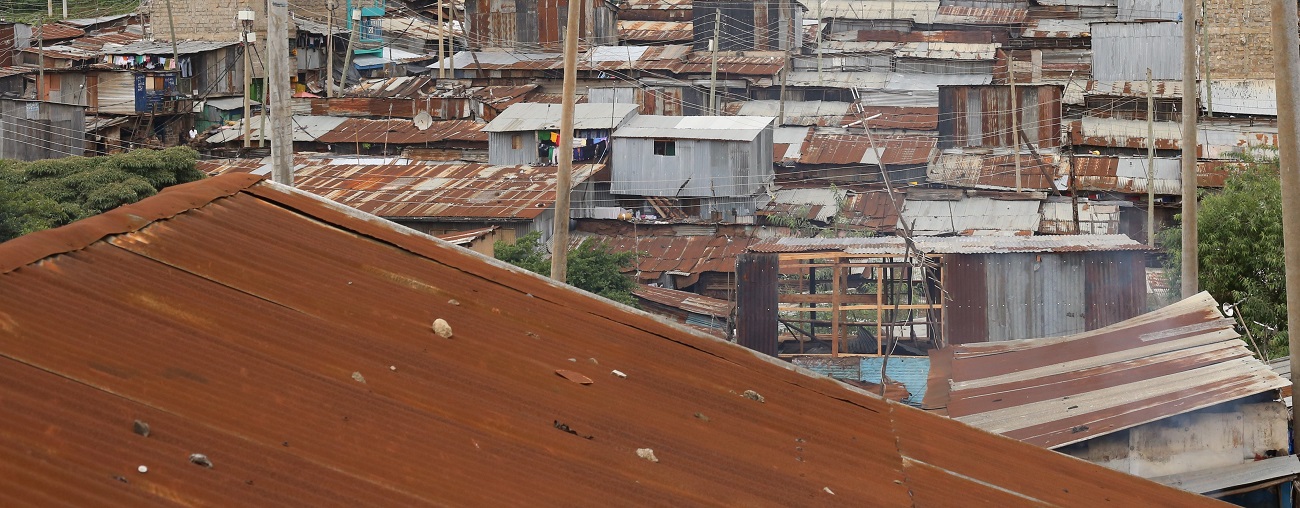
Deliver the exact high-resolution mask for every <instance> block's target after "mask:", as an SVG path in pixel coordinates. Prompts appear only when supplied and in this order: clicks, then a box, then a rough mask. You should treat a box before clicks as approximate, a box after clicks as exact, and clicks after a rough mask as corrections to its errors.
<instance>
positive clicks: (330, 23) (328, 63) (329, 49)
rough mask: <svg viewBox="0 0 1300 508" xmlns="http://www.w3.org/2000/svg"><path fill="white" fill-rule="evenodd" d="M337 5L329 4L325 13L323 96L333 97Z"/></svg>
mask: <svg viewBox="0 0 1300 508" xmlns="http://www.w3.org/2000/svg"><path fill="white" fill-rule="evenodd" d="M338 6H339V4H337V3H335V2H330V3H329V6H328V9H329V12H326V13H325V96H326V97H334V9H336V8H338Z"/></svg>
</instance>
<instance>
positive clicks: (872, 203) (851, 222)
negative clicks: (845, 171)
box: [840, 190, 903, 234]
mask: <svg viewBox="0 0 1300 508" xmlns="http://www.w3.org/2000/svg"><path fill="white" fill-rule="evenodd" d="M895 199H897V200H898V201H899V202H898V205H899V206H902V204H903V196H902V195H897V196H896V197H895ZM840 216H841V217H842V218H843V220H844V223H843V224H844V225H848V226H853V227H858V228H862V229H866V230H869V231H874V232H876V233H884V234H888V233H893V232H894V227H895V226H896V225H897V224H898V211H897V210H896V209H895V208H894V203H893V202H891V201H890V200H889V194H888V193H887V192H885V191H883V190H874V191H867V192H852V193H849V195H848V201H847V202H846V203H845V204H844V208H842V209H841V210H840Z"/></svg>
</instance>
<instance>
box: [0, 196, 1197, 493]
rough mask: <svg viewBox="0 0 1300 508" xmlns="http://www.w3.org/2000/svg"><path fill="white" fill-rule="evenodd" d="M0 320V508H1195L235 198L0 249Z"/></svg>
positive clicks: (332, 214)
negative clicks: (440, 323) (1111, 507)
mask: <svg viewBox="0 0 1300 508" xmlns="http://www.w3.org/2000/svg"><path fill="white" fill-rule="evenodd" d="M349 282H350V283H351V284H349ZM0 308H3V309H4V312H5V313H4V318H3V323H4V326H3V327H0V337H3V338H4V340H0V366H2V367H3V368H0V398H2V399H3V400H4V401H5V410H6V411H5V414H6V418H7V419H8V424H7V425H6V426H5V436H6V437H5V446H4V447H3V448H2V449H0V467H3V468H4V470H5V471H7V473H6V474H7V475H8V476H7V483H6V488H5V489H0V500H2V501H3V504H5V505H10V506H22V505H41V504H48V501H49V500H50V499H53V498H54V497H57V498H58V499H59V500H63V501H66V502H68V503H72V504H82V505H95V506H103V507H119V506H122V507H126V506H142V505H166V504H176V502H175V501H176V500H177V499H183V500H185V502H186V503H189V504H194V505H211V506H277V505H294V504H309V505H318V506H329V505H363V506H435V505H451V506H521V505H545V506H580V505H588V504H591V503H592V501H593V500H611V499H623V500H631V501H632V502H635V503H647V504H651V503H653V504H662V505H671V506H690V505H696V506H734V505H737V504H743V505H751V506H758V505H772V506H800V505H809V504H810V503H822V504H832V503H845V504H850V505H858V506H898V505H907V504H911V503H912V502H913V500H917V501H918V502H923V503H922V504H931V503H941V502H942V501H943V500H951V497H952V496H953V493H954V492H959V493H960V495H961V498H962V501H963V502H969V503H984V504H988V505H997V506H1008V505H1025V506H1027V505H1033V504H1050V505H1061V506H1070V505H1074V506H1097V505H1099V504H1103V503H1106V502H1110V503H1113V504H1116V505H1120V506H1171V507H1172V506H1190V507H1195V506H1212V505H1213V504H1212V503H1213V501H1211V500H1209V499H1206V498H1202V497H1199V496H1195V495H1192V494H1188V493H1185V492H1179V491H1177V490H1174V489H1171V488H1168V487H1164V486H1160V485H1157V484H1154V483H1151V482H1148V481H1146V480H1142V479H1140V478H1137V477H1134V476H1130V475H1126V474H1123V473H1119V472H1115V471H1110V470H1107V469H1105V468H1102V467H1098V466H1095V465H1092V464H1088V463H1086V462H1083V461H1079V460H1076V459H1074V458H1071V457H1066V456H1063V455H1060V454H1057V453H1054V452H1051V451H1048V450H1043V449H1038V448H1035V447H1033V446H1028V445H1024V444H1021V443H1016V442H1014V441H1011V440H1008V439H1005V438H1001V437H998V436H993V435H990V434H987V433H984V432H981V431H979V430H977V429H973V428H971V427H968V426H965V425H961V424H960V423H957V422H954V421H951V420H948V419H944V418H941V417H937V416H934V415H930V414H926V413H925V412H923V411H919V410H916V409H914V408H909V407H906V406H903V405H900V404H896V403H892V402H888V401H885V400H883V399H881V398H879V397H876V396H874V395H870V394H868V393H866V392H864V391H861V390H858V389H855V388H851V387H848V386H845V385H843V384H841V383H838V382H836V381H833V380H830V379H828V378H825V377H820V376H816V375H813V374H810V373H808V372H807V371H804V370H801V369H796V368H794V367H793V366H791V365H789V364H786V363H785V362H781V361H777V360H774V359H771V358H768V357H763V356H760V355H757V354H755V353H753V352H752V351H749V350H746V349H744V348H742V347H740V346H737V345H734V344H728V343H726V342H725V341H722V340H717V339H715V338H711V337H708V336H704V335H701V334H699V333H696V332H693V331H691V330H689V329H686V328H684V327H681V326H678V325H675V324H672V323H668V322H666V321H665V320H661V319H658V318H655V317H653V316H650V315H648V314H646V313H643V312H639V311H636V310H633V309H630V308H627V307H624V306H620V305H617V304H614V303H611V302H609V301H607V300H603V299H600V298H597V297H595V296H592V295H590V294H587V293H584V292H582V291H578V290H576V289H573V288H571V287H568V286H563V285H559V284H556V283H554V282H552V281H550V280H547V279H545V278H542V277H540V276H536V275H533V274H530V273H527V272H525V271H523V270H519V269H517V268H515V267H511V266H508V265H505V264H504V263H500V262H497V261H495V260H492V259H490V258H487V257H484V256H481V255H478V254H475V253H473V252H468V251H466V250H465V249H461V248H458V247H454V246H451V245H449V244H447V243H445V242H440V241H438V240H435V239H432V238H430V237H427V236H425V235H422V234H420V233H417V232H415V231H412V230H410V229H407V228H402V227H400V226H396V225H394V224H392V223H389V222H386V221H383V220H380V219H377V218H375V217H372V216H369V215H366V214H363V213H359V212H357V211H355V210H350V209H347V208H345V207H342V206H339V205H337V204H334V203H330V202H327V201H324V200H321V199H316V198H313V197H312V196H310V195H306V194H303V193H302V192H299V191H296V190H294V189H290V188H286V187H283V186H279V185H273V184H270V183H269V182H268V183H257V182H256V180H255V179H253V178H251V177H248V176H246V175H229V176H226V177H220V178H212V179H206V180H203V181H200V182H196V183H194V184H189V185H185V186H178V187H173V188H171V189H168V190H165V191H163V192H162V193H161V194H160V195H159V196H155V197H152V198H149V199H147V200H145V201H142V202H140V203H138V204H135V205H129V206H126V207H122V208H119V209H117V210H113V211H111V212H108V213H107V214H104V215H101V216H98V217H95V218H92V219H88V220H83V221H80V222H77V223H76V224H73V225H71V226H67V227H64V228H60V229H56V230H51V231H46V232H40V233H34V234H32V235H28V236H25V237H22V238H20V239H18V240H14V241H11V242H7V243H4V244H0ZM236 317H238V318H236ZM435 319H444V320H445V321H447V322H448V324H449V327H450V328H452V331H453V332H454V334H453V335H451V338H449V339H444V338H442V337H440V336H438V335H436V334H435V333H434V332H433V331H431V329H430V323H432V322H433V321H434V320H435ZM569 358H573V359H575V361H573V362H571V361H569V360H568V359H569ZM589 359H594V360H589ZM613 369H618V370H619V371H620V372H623V373H625V374H626V375H627V378H626V379H619V378H618V377H615V376H612V375H610V374H608V373H609V372H610V371H611V370H613ZM557 371H560V372H559V375H557ZM571 372H573V373H578V375H575V374H572V373H571ZM562 376H567V377H562ZM584 377H585V378H586V379H584ZM570 380H576V381H579V382H590V384H589V385H582V384H578V383H575V382H572V381H570ZM746 391H752V392H753V393H754V394H756V395H754V397H755V398H758V396H761V398H762V400H763V402H758V401H755V400H750V399H749V398H746V397H742V396H741V395H742V394H744V393H745V392H746ZM697 414H698V415H699V416H695V415H697ZM134 420H139V421H141V422H142V423H147V424H148V425H149V427H150V428H151V433H150V435H149V436H148V437H143V436H141V435H138V434H136V433H134V432H132V427H133V421H134ZM810 421H815V422H818V425H808V424H807V423H808V422H810ZM641 448H645V449H649V450H652V451H653V454H654V456H655V458H656V459H657V460H658V462H651V461H650V460H646V459H642V458H640V457H638V455H637V453H636V450H638V449H641ZM191 453H201V454H204V455H205V456H206V457H207V458H208V459H209V460H210V462H211V463H212V464H213V467H211V468H207V467H202V466H199V465H196V464H193V463H191V462H190V460H189V454H191ZM643 454H644V455H647V456H648V455H649V454H650V452H649V451H647V452H643ZM797 459H803V460H797ZM139 465H144V466H146V467H147V468H148V472H147V473H144V474H141V473H137V472H136V468H137V466H139ZM123 480H125V481H123ZM52 496H54V497H52ZM832 496H833V497H832Z"/></svg>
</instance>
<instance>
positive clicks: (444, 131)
mask: <svg viewBox="0 0 1300 508" xmlns="http://www.w3.org/2000/svg"><path fill="white" fill-rule="evenodd" d="M484 125H485V124H482V123H479V122H475V121H473V120H435V121H434V122H433V123H432V125H431V126H430V127H429V128H428V129H424V130H420V129H419V128H417V127H416V126H415V123H414V122H412V121H411V120H367V119H365V118H349V119H347V120H344V121H343V123H341V124H339V125H338V126H337V127H335V128H333V129H332V130H330V131H329V132H327V133H325V134H324V135H322V136H320V137H319V138H317V139H316V141H318V142H321V143H389V144H394V145H410V144H431V143H441V144H448V143H450V142H457V141H459V142H462V143H461V144H464V143H470V144H480V145H481V144H484V143H487V133H486V132H482V129H483V126H484ZM452 144H454V143H452ZM484 146H486V145H484Z"/></svg>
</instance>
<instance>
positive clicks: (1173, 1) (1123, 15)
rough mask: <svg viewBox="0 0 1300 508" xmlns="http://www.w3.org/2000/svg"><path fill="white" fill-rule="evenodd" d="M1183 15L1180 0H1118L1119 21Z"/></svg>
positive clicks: (1179, 16) (1169, 17) (1164, 18)
mask: <svg viewBox="0 0 1300 508" xmlns="http://www.w3.org/2000/svg"><path fill="white" fill-rule="evenodd" d="M1182 15H1183V2H1182V0H1119V15H1118V16H1116V18H1117V19H1118V20H1120V21H1143V20H1158V19H1163V20H1169V21H1173V20H1176V19H1179V18H1181V17H1182Z"/></svg>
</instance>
